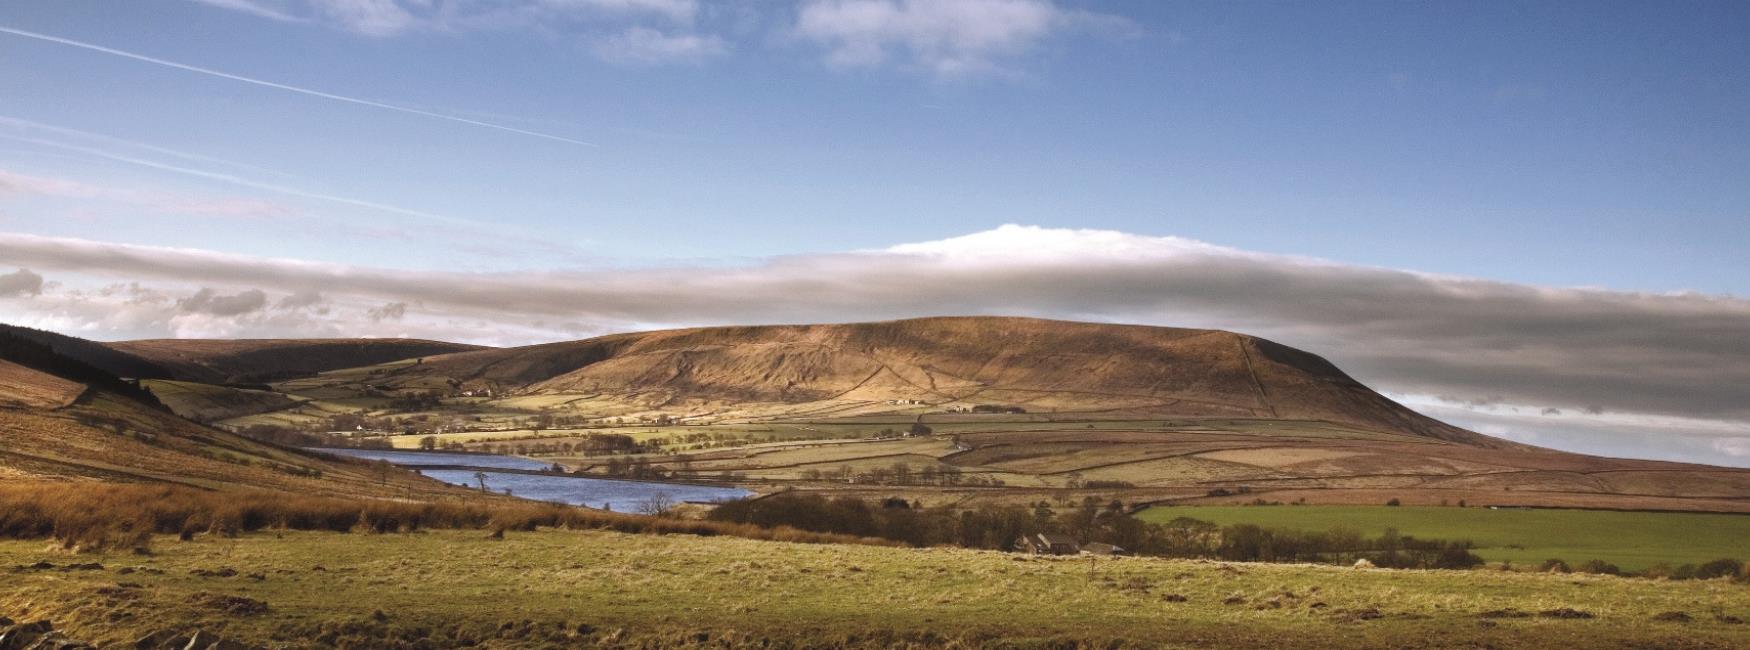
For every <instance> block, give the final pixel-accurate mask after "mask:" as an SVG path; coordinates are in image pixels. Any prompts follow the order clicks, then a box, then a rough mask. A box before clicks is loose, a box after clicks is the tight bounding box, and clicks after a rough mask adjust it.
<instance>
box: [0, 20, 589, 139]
mask: <svg viewBox="0 0 1750 650" xmlns="http://www.w3.org/2000/svg"><path fill="white" fill-rule="evenodd" d="M0 33H5V34H11V35H13V36H22V37H25V38H31V39H36V40H39V41H46V42H49V43H58V44H60V45H67V46H70V47H77V48H79V49H82V50H91V51H93V52H102V53H104V54H110V55H114V56H119V57H122V58H125V59H133V60H135V61H144V62H146V63H151V64H154V65H161V66H164V67H167V68H176V69H178V70H187V71H189V72H196V73H200V74H204V75H208V76H212V77H219V78H221V79H230V80H232V81H241V82H243V83H247V84H255V85H257V86H265V87H268V88H276V89H279V90H284V91H287V92H294V93H298V94H300V95H309V96H311V97H321V98H323V99H332V100H334V101H337V102H346V103H348V104H358V105H360V106H369V107H371V108H381V109H383V110H388V111H396V112H399V113H409V114H412V115H421V116H424V117H430V118H435V119H439V120H449V121H451V122H461V123H462V124H471V125H474V126H478V127H483V128H488V129H497V130H499V131H509V132H511V133H516V134H520V135H526V136H530V137H535V138H542V139H545V140H553V141H556V142H564V143H567V144H575V145H581V146H585V147H597V146H601V145H598V144H596V143H594V142H584V141H582V140H573V139H571V138H567V137H563V136H557V135H553V134H550V133H541V132H539V131H529V130H526V129H519V128H516V127H514V126H505V125H503V124H493V123H491V122H482V121H480V120H470V119H468V118H465V117H456V116H454V115H445V114H443V113H434V112H431V111H423V110H420V109H417V108H409V107H406V106H397V105H394V104H385V103H383V102H374V101H371V100H368V99H359V98H357V97H347V96H346V95H336V94H334V93H325V92H322V91H320V90H312V89H309V88H301V87H298V86H288V85H286V84H282V83H275V82H272V81H266V80H263V79H256V78H253V77H245V76H242V75H234V74H231V73H228V72H220V71H218V70H213V69H210V68H202V67H199V66H192V65H188V64H186V63H177V62H175V61H166V60H164V59H158V58H153V57H149V56H146V55H144V54H135V53H133V52H124V51H122V50H117V49H114V48H108V47H104V46H102V45H94V44H91V43H85V42H82V41H75V40H71V39H66V38H61V37H59V36H50V35H48V34H38V33H36V32H28V31H25V30H22V29H13V28H11V27H0Z"/></svg>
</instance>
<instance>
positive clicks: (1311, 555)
mask: <svg viewBox="0 0 1750 650" xmlns="http://www.w3.org/2000/svg"><path fill="white" fill-rule="evenodd" d="M710 518H712V519H715V520H719V521H730V522H738V523H751V524H755V525H759V526H766V527H775V526H790V527H793V528H798V529H801V530H808V531H815V532H831V533H841V534H848V535H858V536H863V537H879V538H884V539H892V540H898V541H902V542H905V543H907V544H911V545H914V546H938V545H955V546H963V547H967V548H986V549H1004V550H1007V549H1009V548H1010V546H1011V545H1012V544H1013V543H1014V542H1015V540H1016V539H1019V538H1020V537H1022V536H1024V535H1032V534H1036V533H1042V532H1050V533H1062V534H1065V535H1069V536H1071V537H1074V538H1076V539H1077V540H1080V541H1082V542H1105V543H1108V544H1113V545H1116V546H1120V547H1123V548H1125V549H1127V550H1129V551H1130V552H1132V553H1136V554H1140V555H1154V556H1165V557H1185V558H1210V559H1221V560H1230V561H1243V562H1337V563H1349V562H1354V561H1355V560H1358V559H1367V560H1369V561H1370V562H1373V563H1374V564H1375V565H1377V566H1382V567H1402V568H1441V569H1462V568H1470V567H1474V566H1477V565H1480V564H1482V562H1483V560H1482V558H1480V557H1477V556H1476V555H1475V554H1474V553H1471V552H1470V549H1471V545H1470V543H1469V542H1465V541H1449V540H1428V539H1417V538H1414V537H1410V536H1408V535H1400V534H1398V533H1397V532H1395V531H1387V532H1386V533H1385V534H1383V535H1380V536H1378V537H1366V536H1364V535H1361V534H1360V533H1357V532H1354V531H1345V530H1333V531H1327V532H1304V531H1293V530H1279V529H1270V528H1262V527H1259V526H1253V525H1249V524H1239V525H1234V526H1225V527H1224V526H1218V525H1216V524H1213V523H1210V522H1207V521H1200V520H1196V519H1190V518H1184V517H1181V518H1178V519H1175V520H1173V521H1171V522H1168V523H1166V524H1153V523H1148V522H1144V521H1142V520H1140V519H1137V518H1136V517H1134V516H1132V515H1131V514H1130V513H1129V512H1128V510H1127V509H1126V508H1125V507H1124V504H1122V503H1120V502H1118V501H1111V502H1105V503H1101V502H1100V501H1098V500H1095V499H1088V500H1084V501H1083V502H1082V504H1081V505H1080V506H1079V507H1072V508H1068V509H1064V510H1062V511H1058V510H1054V509H1053V508H1052V507H1051V505H1050V504H1049V503H1045V502H1041V503H1038V504H1035V505H1034V506H1033V507H1032V508H1025V507H1020V506H997V505H986V506H984V507H980V508H976V509H972V510H954V509H952V508H945V507H942V508H933V509H929V508H919V507H914V506H913V505H912V504H908V503H906V502H905V501H903V500H889V501H888V502H884V503H882V504H870V503H868V502H865V501H863V500H860V499H856V498H852V497H840V498H836V499H827V498H826V497H823V496H820V495H778V496H774V497H769V498H766V499H759V500H752V501H735V502H730V503H725V504H723V505H721V506H718V507H717V508H716V509H715V510H713V511H712V512H711V514H710Z"/></svg>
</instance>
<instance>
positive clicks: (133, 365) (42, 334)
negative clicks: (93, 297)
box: [0, 323, 170, 379]
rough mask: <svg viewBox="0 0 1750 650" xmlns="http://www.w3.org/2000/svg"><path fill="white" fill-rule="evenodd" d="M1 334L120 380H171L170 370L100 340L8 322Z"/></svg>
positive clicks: (0, 329)
mask: <svg viewBox="0 0 1750 650" xmlns="http://www.w3.org/2000/svg"><path fill="white" fill-rule="evenodd" d="M0 335H6V336H11V337H15V338H18V339H23V340H26V341H31V342H34V343H38V344H41V345H44V346H47V347H48V348H49V349H51V350H53V351H54V352H55V353H56V354H59V355H61V356H64V357H67V358H69V359H73V360H75V361H79V362H81V363H84V364H86V365H89V366H92V367H95V368H99V369H101V370H103V371H104V372H107V373H109V374H112V375H115V376H117V377H134V378H147V379H165V378H169V377H170V371H169V370H168V369H165V368H164V367H163V366H160V365H158V364H156V363H153V362H151V361H148V360H146V359H143V358H141V357H139V356H136V355H134V354H131V353H128V352H123V351H121V350H118V349H115V348H112V347H110V346H108V345H105V344H103V343H99V342H97V341H88V340H86V339H82V338H78V337H75V336H67V335H65V334H56V333H54V332H48V331H43V330H39V329H31V328H29V327H19V326H17V325H7V324H5V323H0Z"/></svg>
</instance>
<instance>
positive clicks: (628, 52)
mask: <svg viewBox="0 0 1750 650" xmlns="http://www.w3.org/2000/svg"><path fill="white" fill-rule="evenodd" d="M727 51H728V48H727V46H726V45H724V43H723V40H722V39H720V38H717V37H715V36H700V35H698V34H673V35H671V34H664V33H662V32H659V31H657V30H654V29H648V28H645V27H632V28H629V29H627V30H626V31H624V32H621V33H619V34H615V35H613V36H609V37H607V38H603V39H601V40H599V41H597V42H596V44H595V52H596V55H597V56H600V57H601V58H603V59H606V60H609V61H616V62H621V63H639V64H657V63H673V62H681V61H700V60H704V59H707V58H710V57H714V56H718V55H721V54H723V53H724V52H727Z"/></svg>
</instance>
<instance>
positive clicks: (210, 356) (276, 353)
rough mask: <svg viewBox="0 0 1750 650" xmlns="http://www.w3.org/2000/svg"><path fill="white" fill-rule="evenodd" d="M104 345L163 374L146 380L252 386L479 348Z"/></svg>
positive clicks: (220, 342)
mask: <svg viewBox="0 0 1750 650" xmlns="http://www.w3.org/2000/svg"><path fill="white" fill-rule="evenodd" d="M107 346H108V347H109V348H110V349H112V350H115V351H117V352H120V353H123V354H127V355H130V356H133V357H136V358H139V359H143V360H146V361H148V362H150V363H152V364H155V365H156V366H158V367H160V368H163V369H164V374H163V375H156V376H153V377H152V378H155V379H157V378H162V379H176V380H179V381H193V382H200V383H204V384H252V383H263V382H270V381H280V380H284V379H290V378H292V377H302V376H306V375H313V374H316V373H319V372H322V371H325V370H334V369H338V368H351V367H356V366H368V365H372V364H377V363H386V362H389V361H399V360H401V359H411V358H415V357H424V356H432V355H439V354H449V353H452V352H463V351H468V350H480V349H483V348H482V347H481V346H478V345H465V344H461V343H445V342H442V341H426V340H420V339H145V340H139V341H120V342H116V343H109V344H107Z"/></svg>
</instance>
